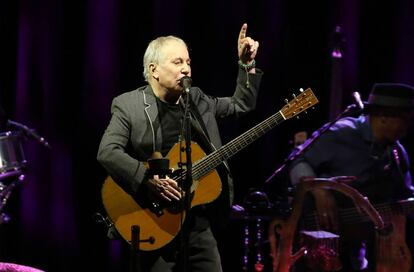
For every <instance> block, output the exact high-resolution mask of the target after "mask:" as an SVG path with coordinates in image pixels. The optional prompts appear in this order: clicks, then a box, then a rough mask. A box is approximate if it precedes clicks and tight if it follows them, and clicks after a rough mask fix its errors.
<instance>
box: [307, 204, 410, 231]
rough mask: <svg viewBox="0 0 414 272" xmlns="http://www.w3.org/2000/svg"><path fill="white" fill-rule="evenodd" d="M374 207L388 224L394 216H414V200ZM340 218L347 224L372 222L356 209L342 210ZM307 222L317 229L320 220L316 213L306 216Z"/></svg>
mask: <svg viewBox="0 0 414 272" xmlns="http://www.w3.org/2000/svg"><path fill="white" fill-rule="evenodd" d="M373 206H374V208H375V209H376V210H377V211H378V212H379V213H380V215H381V217H382V218H383V219H384V221H385V222H388V221H389V218H390V217H391V216H392V215H394V214H403V215H409V214H414V198H410V199H406V200H401V201H398V202H395V203H381V204H375V205H373ZM339 218H340V221H341V222H342V223H346V224H357V223H363V222H369V221H370V220H371V219H370V217H369V216H368V215H367V214H365V213H359V212H358V210H357V209H356V208H355V207H352V208H346V209H340V210H339ZM305 222H306V225H307V226H311V227H317V226H318V219H317V214H316V212H312V213H310V214H309V215H307V216H305Z"/></svg>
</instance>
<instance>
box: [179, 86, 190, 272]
mask: <svg viewBox="0 0 414 272" xmlns="http://www.w3.org/2000/svg"><path fill="white" fill-rule="evenodd" d="M184 97H185V103H184V138H185V156H186V163H185V165H186V171H185V179H184V182H183V184H182V188H183V194H184V197H183V200H182V201H183V205H182V208H183V213H185V215H186V216H188V214H189V211H190V207H191V185H192V183H193V175H192V167H193V165H192V161H191V114H190V94H189V92H184ZM188 239H189V227H188V224H185V223H183V226H182V232H181V261H182V262H181V264H182V267H181V271H183V272H185V271H188Z"/></svg>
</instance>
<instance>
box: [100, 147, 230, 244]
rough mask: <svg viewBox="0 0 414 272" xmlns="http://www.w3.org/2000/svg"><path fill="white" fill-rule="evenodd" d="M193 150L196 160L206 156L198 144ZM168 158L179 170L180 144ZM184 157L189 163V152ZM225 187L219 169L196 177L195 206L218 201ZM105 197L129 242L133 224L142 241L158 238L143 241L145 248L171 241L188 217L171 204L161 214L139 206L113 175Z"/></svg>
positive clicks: (172, 150)
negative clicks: (148, 240)
mask: <svg viewBox="0 0 414 272" xmlns="http://www.w3.org/2000/svg"><path fill="white" fill-rule="evenodd" d="M183 146H184V145H183ZM191 150H192V152H191V157H192V160H193V161H198V160H200V159H202V158H203V157H204V156H205V153H204V151H203V150H202V149H201V148H200V146H199V145H197V144H196V143H192V144H191ZM167 157H168V158H169V159H170V165H171V167H172V168H174V169H178V167H177V165H178V162H179V159H180V143H177V144H175V145H174V146H173V148H172V149H171V150H170V152H169V153H168V155H167ZM181 158H182V159H183V162H184V163H185V161H186V156H185V152H181ZM221 190H222V185H221V180H220V177H219V175H218V173H217V171H216V170H212V171H210V172H209V173H207V174H205V175H204V176H203V177H201V178H200V179H199V180H194V181H193V184H192V186H191V192H192V200H191V208H192V207H194V206H197V205H202V204H207V203H210V202H212V201H214V200H215V199H216V198H217V197H218V196H219V195H220V193H221ZM138 198H139V196H138ZM102 200H103V204H104V207H105V209H106V212H107V213H108V216H109V218H110V219H111V220H112V222H113V223H114V225H115V228H116V229H117V231H118V232H119V234H120V235H121V236H122V237H123V238H124V239H125V240H126V241H130V240H131V227H132V226H133V225H138V226H139V227H140V239H141V240H142V239H149V238H150V237H152V238H153V239H154V243H152V244H151V243H141V244H140V249H141V250H144V251H151V250H156V249H159V248H161V247H163V246H165V245H166V244H168V243H169V242H171V241H172V240H173V239H174V237H175V236H176V235H177V234H178V233H179V231H180V229H181V226H182V223H183V221H184V219H185V214H184V213H182V212H180V211H174V210H171V209H169V208H168V207H162V211H163V214H162V215H160V216H157V215H156V214H155V213H154V212H152V211H151V210H150V209H149V208H144V207H142V205H139V204H138V203H137V201H135V200H134V198H133V197H132V196H131V195H130V194H128V193H126V192H125V191H124V190H123V189H122V188H121V187H120V186H119V185H118V184H117V183H116V182H115V181H114V180H113V179H112V178H111V177H110V176H108V177H107V178H106V180H105V182H104V185H103V187H102Z"/></svg>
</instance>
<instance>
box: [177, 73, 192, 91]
mask: <svg viewBox="0 0 414 272" xmlns="http://www.w3.org/2000/svg"><path fill="white" fill-rule="evenodd" d="M191 83H192V79H191V77H189V76H183V77H182V78H181V79H180V85H181V86H182V87H183V88H184V90H185V92H186V93H189V92H190V87H191Z"/></svg>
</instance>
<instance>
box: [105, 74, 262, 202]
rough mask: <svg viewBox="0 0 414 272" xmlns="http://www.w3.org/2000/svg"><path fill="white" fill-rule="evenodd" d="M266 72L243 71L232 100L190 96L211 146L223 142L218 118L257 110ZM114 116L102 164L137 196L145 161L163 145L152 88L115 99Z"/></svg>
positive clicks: (230, 185) (197, 94) (197, 91)
mask: <svg viewBox="0 0 414 272" xmlns="http://www.w3.org/2000/svg"><path fill="white" fill-rule="evenodd" d="M261 77H262V72H261V71H260V70H259V69H257V73H256V74H249V83H250V84H249V85H250V86H249V88H247V87H246V72H245V71H243V70H241V69H239V74H238V77H237V85H236V90H235V92H234V94H233V96H232V97H211V96H208V95H206V94H204V93H203V92H202V91H201V90H200V89H199V88H197V87H192V88H191V89H190V90H191V91H190V96H191V99H192V101H193V102H194V104H195V105H196V107H197V109H198V111H199V113H200V115H201V117H202V120H203V122H204V125H205V127H206V128H207V131H208V136H209V138H210V140H211V143H212V144H213V145H214V146H215V147H216V148H220V147H221V145H222V143H221V139H220V134H219V129H218V125H217V120H216V119H218V118H226V117H231V116H233V117H238V116H239V115H241V114H244V113H246V112H249V111H251V110H253V109H254V108H255V106H256V99H257V93H258V90H259V85H260V81H261ZM111 113H112V117H111V120H110V123H109V125H108V127H107V128H106V130H105V133H104V135H103V137H102V140H101V143H100V146H99V150H98V156H97V159H98V161H99V162H100V163H101V164H102V165H103V167H104V168H105V169H106V170H107V172H108V174H110V175H111V176H112V178H113V179H114V180H115V181H116V182H117V183H118V184H119V185H120V186H121V187H122V188H123V189H124V190H125V191H126V192H128V193H130V194H136V193H137V192H138V190H139V187H140V185H141V184H142V182H143V181H144V179H145V172H146V170H147V168H146V166H145V165H144V162H146V161H147V160H148V158H149V157H150V156H151V154H152V153H153V152H154V151H160V150H161V146H162V138H163V137H162V129H161V126H160V122H159V120H158V108H157V102H156V98H155V96H154V94H153V91H152V89H151V87H150V86H149V85H147V86H143V87H140V88H138V89H136V90H134V91H131V92H127V93H124V94H121V95H119V96H118V97H115V98H114V100H113V102H112V107H111ZM227 183H228V184H223V185H225V187H226V188H228V195H227V196H226V197H225V198H226V200H227V201H228V204H229V207H230V205H231V203H232V200H233V183H232V179H231V178H228V179H227Z"/></svg>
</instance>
